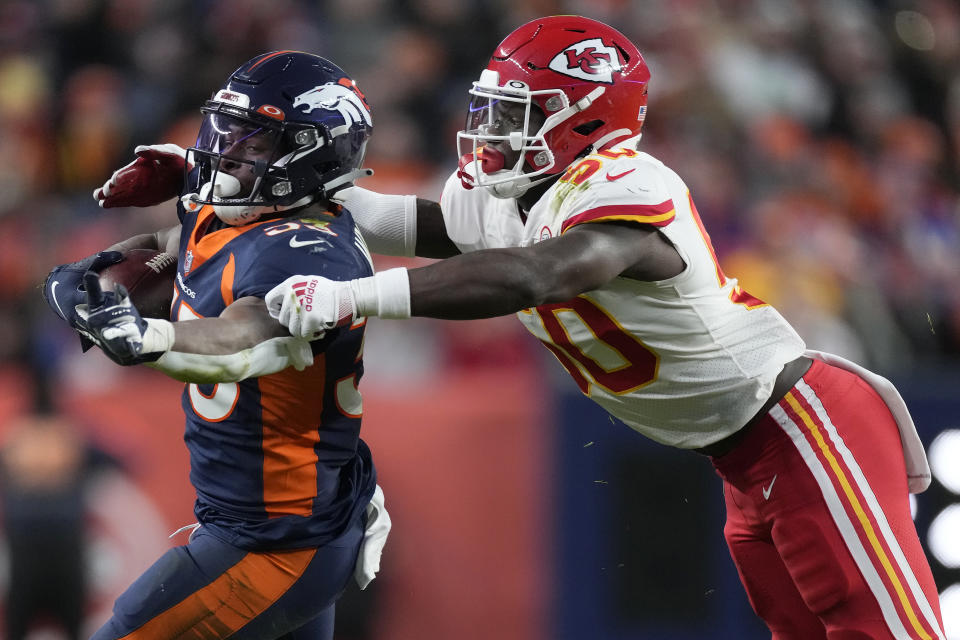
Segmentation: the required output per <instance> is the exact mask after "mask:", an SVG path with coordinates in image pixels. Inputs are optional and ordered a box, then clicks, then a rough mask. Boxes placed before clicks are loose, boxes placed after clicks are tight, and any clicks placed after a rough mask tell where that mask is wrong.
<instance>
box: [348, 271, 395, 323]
mask: <svg viewBox="0 0 960 640" xmlns="http://www.w3.org/2000/svg"><path fill="white" fill-rule="evenodd" d="M350 288H351V290H352V291H353V299H354V301H355V303H356V307H357V312H356V317H358V318H360V317H370V316H380V317H381V318H394V319H403V318H409V317H410V278H409V276H407V270H406V269H405V268H404V267H397V268H396V269H387V270H386V271H381V272H380V273H378V274H376V275H374V276H372V277H370V278H360V279H358V280H351V281H350Z"/></svg>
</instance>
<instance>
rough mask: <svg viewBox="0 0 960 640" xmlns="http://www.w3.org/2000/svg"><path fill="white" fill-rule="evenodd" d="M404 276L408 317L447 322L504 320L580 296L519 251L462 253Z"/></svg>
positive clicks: (503, 250)
mask: <svg viewBox="0 0 960 640" xmlns="http://www.w3.org/2000/svg"><path fill="white" fill-rule="evenodd" d="M408 275H409V279H410V311H411V314H412V315H414V316H426V317H431V318H443V319H448V320H468V319H475V318H492V317H495V316H502V315H507V314H511V313H515V312H517V311H520V310H522V309H527V308H529V307H535V306H537V305H540V304H544V303H547V302H553V301H560V300H567V299H569V298H572V297H574V296H576V295H577V294H579V293H581V291H578V290H576V287H573V288H571V287H569V286H566V285H565V284H564V283H563V282H562V280H561V279H560V278H557V277H555V272H554V270H552V269H551V268H549V267H548V266H547V265H545V264H544V263H542V262H540V261H538V260H536V259H535V258H534V257H533V256H532V255H531V252H530V251H525V250H523V249H491V250H486V251H479V252H476V253H468V254H464V255H460V256H456V257H453V258H450V259H447V260H443V261H442V262H438V263H436V264H432V265H429V266H426V267H422V268H419V269H411V270H410V271H409V272H408Z"/></svg>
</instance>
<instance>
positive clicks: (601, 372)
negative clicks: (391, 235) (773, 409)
mask: <svg viewBox="0 0 960 640" xmlns="http://www.w3.org/2000/svg"><path fill="white" fill-rule="evenodd" d="M441 208H442V210H443V216H444V221H445V223H446V227H447V233H448V234H449V236H450V238H451V240H453V242H454V243H455V244H456V245H457V247H458V248H459V249H460V250H461V251H462V252H469V251H476V250H479V249H487V248H504V247H520V246H531V245H533V244H535V243H537V242H542V241H544V240H547V239H550V238H554V237H557V236H559V235H561V234H563V233H568V232H570V230H571V229H574V228H575V227H577V226H578V225H582V224H593V223H600V222H609V221H626V222H637V223H644V224H651V225H655V226H656V227H657V228H658V229H659V231H660V232H661V233H662V234H663V235H664V236H665V237H666V238H667V239H668V240H669V241H670V242H671V243H673V245H674V247H676V249H677V251H678V252H679V253H680V256H681V257H682V258H683V260H684V263H685V264H686V268H685V269H684V270H683V272H682V273H680V274H679V275H677V276H675V277H673V278H670V279H668V280H661V281H657V282H642V281H638V280H634V279H630V278H623V277H619V278H615V279H614V280H612V281H611V282H609V283H607V284H606V285H604V286H602V287H600V288H599V289H595V290H593V291H589V292H587V293H584V294H582V295H580V296H577V297H576V298H574V299H573V300H569V301H567V302H562V303H555V304H546V305H542V306H539V307H536V308H533V309H526V310H524V311H521V312H519V313H518V314H517V315H518V317H519V318H520V320H521V322H523V324H524V326H525V327H526V328H527V329H528V330H529V331H530V332H531V333H532V334H533V335H534V336H536V337H537V338H539V339H540V340H541V341H542V342H543V343H544V345H546V347H547V348H548V349H550V350H551V351H552V352H553V354H554V355H555V356H556V357H557V359H558V360H560V363H561V364H562V365H563V366H564V367H565V368H566V369H567V371H568V372H569V373H570V375H571V376H573V378H574V380H575V381H576V382H577V385H578V386H579V387H580V390H581V391H582V392H583V393H584V394H586V395H588V396H590V397H591V398H592V399H593V400H595V401H596V402H597V403H599V404H600V405H602V406H603V407H604V408H605V409H606V410H607V411H609V412H610V413H611V414H612V415H613V416H615V417H616V418H618V419H620V420H622V421H623V422H625V423H626V424H627V425H629V426H630V427H632V428H633V429H636V430H637V431H639V432H640V433H642V434H644V435H646V436H648V437H649V438H651V439H653V440H656V441H657V442H661V443H664V444H667V445H671V446H675V447H680V448H695V447H702V446H705V445H707V444H711V443H713V442H716V441H718V440H720V439H721V438H724V437H726V436H728V435H730V434H731V433H733V432H734V431H736V430H737V429H739V428H740V427H742V426H743V425H744V424H745V423H746V422H747V421H748V420H749V419H750V418H751V417H752V416H753V415H754V414H755V413H756V412H757V411H758V410H759V409H760V407H761V406H762V405H763V403H764V402H765V401H766V400H767V398H768V397H769V396H770V393H771V391H772V389H773V384H774V380H775V379H776V377H777V374H779V372H780V371H781V369H782V368H783V365H784V364H786V363H787V362H789V361H791V360H793V359H795V358H797V357H799V356H800V355H802V354H803V351H804V349H805V346H804V343H803V340H802V339H801V338H800V336H799V335H797V333H796V331H794V330H793V328H792V327H791V326H790V325H789V324H788V323H787V321H786V320H784V318H783V317H782V316H781V315H780V313H779V312H777V311H776V310H775V309H774V308H773V307H771V306H770V305H768V304H766V303H764V302H763V301H761V300H758V299H756V298H753V297H751V296H750V295H748V294H747V293H745V292H744V291H743V290H742V289H741V288H740V287H739V286H738V285H737V281H736V279H735V278H730V277H727V276H726V275H725V274H724V273H723V271H722V270H721V269H720V266H719V264H718V263H717V260H716V257H715V255H714V251H713V247H712V246H711V244H710V238H709V236H708V235H707V233H706V231H705V230H704V228H703V224H702V223H701V221H700V217H699V215H698V214H697V210H696V207H695V206H694V204H693V199H692V198H691V196H690V192H689V191H688V189H687V187H686V185H685V184H684V183H683V181H682V180H681V179H680V177H679V176H677V174H676V173H674V172H673V171H672V170H670V169H669V168H667V167H666V166H665V165H664V164H663V163H662V162H660V161H659V160H657V159H655V158H653V157H652V156H650V155H648V154H646V153H641V152H637V151H634V150H633V149H627V148H620V149H608V150H605V151H602V152H600V153H595V154H593V155H590V156H587V157H586V158H583V159H581V160H579V161H578V162H575V163H574V164H573V165H571V167H570V168H569V169H568V170H567V172H566V173H565V174H564V175H563V176H562V177H561V179H560V180H559V181H558V182H556V183H555V184H554V185H553V186H552V187H551V188H550V189H549V190H548V191H547V192H546V193H545V194H544V195H543V197H541V198H540V200H539V201H538V202H537V203H536V205H534V207H533V208H532V209H531V210H530V212H529V215H528V217H527V221H526V224H524V223H523V222H522V221H521V218H520V216H519V214H518V210H517V205H516V203H515V201H513V200H501V199H497V198H495V197H493V196H491V195H490V194H489V193H487V191H486V190H485V189H472V190H466V189H464V188H463V187H462V185H461V183H460V180H459V178H457V177H456V174H454V175H453V176H451V177H450V178H449V179H448V180H447V183H446V185H445V187H444V191H443V196H442V198H441Z"/></svg>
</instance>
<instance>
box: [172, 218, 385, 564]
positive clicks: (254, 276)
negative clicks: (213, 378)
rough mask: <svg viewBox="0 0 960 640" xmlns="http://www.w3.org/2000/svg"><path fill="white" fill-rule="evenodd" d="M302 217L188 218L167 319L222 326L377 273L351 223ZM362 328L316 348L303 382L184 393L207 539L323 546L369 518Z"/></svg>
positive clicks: (283, 376) (279, 380)
mask: <svg viewBox="0 0 960 640" xmlns="http://www.w3.org/2000/svg"><path fill="white" fill-rule="evenodd" d="M298 213H300V214H302V215H301V216H296V217H289V218H283V219H279V220H267V221H260V222H256V223H253V224H249V225H245V226H241V227H226V228H219V229H216V227H214V226H211V225H216V224H218V222H219V221H218V219H217V217H216V214H215V213H214V211H213V208H212V207H210V206H207V207H203V208H202V209H200V210H199V211H197V212H185V211H183V210H182V209H181V223H182V225H183V228H182V232H181V237H180V251H179V261H178V273H177V284H176V293H175V295H174V301H173V306H172V310H171V316H172V318H171V319H173V320H189V319H193V318H210V317H216V316H219V315H220V313H222V312H223V310H224V309H226V307H227V306H229V305H230V304H231V303H232V302H233V301H234V300H237V299H239V298H243V297H246V296H256V297H258V298H263V297H264V296H265V295H266V293H267V292H268V291H270V289H272V288H273V287H274V286H276V285H277V284H280V283H281V282H283V281H284V280H286V279H287V278H288V277H289V276H292V275H295V274H319V275H322V276H324V277H327V278H330V279H332V280H350V279H353V278H359V277H364V276H369V275H371V274H372V273H373V267H372V265H371V263H370V258H369V255H368V254H367V251H366V248H365V247H364V245H363V241H362V239H361V238H360V236H359V234H358V233H356V232H355V229H354V225H353V220H352V218H351V217H350V215H349V213H347V212H346V211H342V212H340V213H339V214H337V215H334V214H331V213H329V212H327V211H325V210H323V209H321V208H318V207H311V208H309V209H307V210H305V211H301V212H298ZM211 228H213V229H216V230H214V231H208V229H211ZM364 325H365V321H359V322H357V323H354V325H353V326H350V327H343V328H339V329H336V330H334V331H329V332H327V334H326V335H325V336H324V338H323V339H321V340H317V341H314V342H313V343H312V346H313V352H314V363H313V365H312V366H310V367H308V368H306V369H304V370H303V371H297V370H296V369H294V368H292V367H289V368H287V369H286V370H284V371H281V372H279V373H275V374H272V375H267V376H261V377H259V378H254V379H249V380H244V381H241V382H237V383H222V384H188V385H186V388H185V389H184V392H183V410H184V413H185V414H186V433H185V436H184V440H185V441H186V444H187V448H188V449H189V452H190V480H191V482H192V483H193V486H194V488H195V489H196V491H197V503H196V514H197V517H198V519H199V521H200V522H201V524H203V525H204V526H205V527H207V528H208V530H210V531H211V532H212V533H214V534H215V535H217V536H218V537H220V538H222V539H224V540H225V541H226V542H229V543H231V544H234V545H236V546H239V547H242V548H245V549H251V550H256V549H284V548H300V547H310V546H318V545H321V544H324V543H325V542H327V541H329V540H331V539H333V538H335V537H336V536H337V535H339V534H340V533H341V532H342V531H343V530H344V528H345V527H346V526H347V525H348V524H349V522H350V520H351V518H352V517H354V516H356V514H357V512H358V510H361V509H364V508H365V507H366V504H367V503H368V502H369V499H370V496H371V495H372V494H373V490H374V486H375V483H376V473H375V471H374V467H373V463H372V461H371V458H370V452H369V449H367V446H366V445H365V444H364V443H363V441H362V440H360V437H359V433H360V417H361V414H362V407H363V405H362V401H361V398H360V393H359V391H358V390H357V384H358V382H359V381H360V377H361V375H362V374H363V361H362V353H361V351H362V347H363V332H364Z"/></svg>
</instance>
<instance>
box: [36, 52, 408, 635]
mask: <svg viewBox="0 0 960 640" xmlns="http://www.w3.org/2000/svg"><path fill="white" fill-rule="evenodd" d="M202 112H203V115H204V119H203V124H202V126H201V129H200V132H199V135H198V138H197V142H196V145H195V146H194V147H191V148H190V149H189V150H186V151H183V150H179V149H178V148H177V147H175V146H173V145H163V146H159V147H148V148H138V150H137V152H138V159H137V160H136V161H135V162H134V163H132V164H131V165H129V166H128V167H125V168H124V169H123V170H121V171H119V172H118V173H117V174H115V176H114V177H113V178H112V179H111V181H110V182H108V184H107V185H105V188H104V189H103V190H102V191H100V193H101V195H103V196H104V197H105V198H106V197H108V195H109V194H110V193H111V191H112V193H113V195H114V196H117V197H121V198H123V197H126V196H125V195H124V194H127V195H129V194H130V193H131V191H136V190H137V189H145V190H147V191H149V189H151V188H155V189H160V191H161V192H162V193H163V195H164V196H172V195H174V194H173V193H171V192H172V191H173V190H174V189H178V190H179V189H180V185H178V184H176V182H177V181H174V180H166V181H165V182H164V181H157V180H152V181H151V180H146V181H142V182H141V183H140V184H135V183H133V182H131V181H130V180H129V178H130V176H140V177H142V176H144V175H148V176H149V175H152V174H151V173H150V172H151V171H153V170H154V169H157V168H158V167H159V168H161V169H163V170H169V168H170V167H171V166H175V167H185V168H186V169H187V171H186V175H187V176H188V177H187V179H186V183H187V184H186V187H187V188H186V189H185V191H187V192H188V193H187V195H184V196H183V197H182V198H181V200H180V203H179V204H178V215H179V220H180V223H179V224H178V225H176V226H174V227H171V228H169V229H164V230H160V231H158V232H156V233H152V234H144V235H139V236H135V237H133V238H130V239H127V240H125V241H123V242H119V243H117V244H115V245H113V246H112V247H110V250H108V251H106V252H101V253H100V254H98V255H96V256H91V257H90V258H88V259H86V260H82V261H80V262H78V263H73V264H70V265H61V266H60V267H57V268H56V269H54V270H53V271H52V272H51V274H50V276H49V277H48V279H47V282H46V284H45V287H44V293H45V296H46V298H47V300H48V302H49V303H50V306H51V307H52V308H53V309H54V311H56V312H57V313H58V314H59V315H60V316H61V317H62V318H63V319H64V320H67V321H68V322H69V323H70V324H71V326H73V327H74V328H75V329H77V331H78V332H80V333H81V335H82V336H83V337H84V338H85V339H86V340H88V341H90V342H91V343H94V344H96V345H98V346H99V347H100V348H101V349H102V350H103V351H104V353H106V354H107V355H108V356H109V357H110V358H111V359H113V360H114V361H115V362H117V363H118V364H121V365H132V364H138V363H146V364H148V365H149V366H151V367H153V368H155V369H158V370H159V371H162V372H164V373H166V374H167V375H169V376H172V377H174V378H176V379H178V380H182V381H184V382H186V383H187V384H186V387H185V389H184V392H183V399H182V404H183V410H184V413H185V415H186V433H185V438H184V439H185V441H186V443H187V448H188V449H189V453H190V479H191V482H192V484H193V486H194V487H195V489H196V493H197V500H196V506H195V513H196V516H197V520H198V524H197V526H196V528H195V530H194V531H193V533H192V534H191V536H190V539H189V542H188V544H186V545H184V546H181V547H177V548H175V549H172V550H170V551H168V552H167V553H166V554H165V555H164V556H162V557H161V558H160V559H159V560H158V561H157V563H156V564H154V565H153V566H152V567H151V568H150V569H148V570H147V571H146V572H145V573H144V574H143V575H142V576H141V577H140V578H139V579H138V580H137V581H136V582H134V584H133V585H132V586H131V587H130V588H129V589H128V590H127V591H126V592H125V593H124V594H123V595H121V596H120V597H119V598H118V599H117V602H116V604H115V606H114V611H113V617H112V618H111V619H110V620H109V621H108V622H107V623H106V624H105V625H104V626H103V627H102V628H101V629H100V630H99V631H97V632H96V633H95V634H94V636H93V638H95V639H96V640H109V639H115V638H144V639H146V638H149V639H151V640H153V639H163V638H181V637H196V638H227V637H230V638H235V639H251V640H253V639H257V640H259V639H265V638H289V639H291V640H300V639H311V640H312V639H329V638H332V637H333V620H334V603H335V601H336V600H337V598H338V597H339V595H340V594H341V593H342V592H343V590H344V588H345V587H346V585H347V582H348V580H349V579H350V577H351V575H353V576H355V577H356V579H357V581H358V582H359V583H360V585H361V587H363V586H366V583H368V582H369V581H370V580H371V579H372V578H373V576H374V574H375V572H376V570H377V569H378V568H379V557H380V550H381V549H382V547H383V543H384V542H385V539H386V534H387V532H388V531H389V517H388V516H387V514H386V511H385V510H384V508H383V494H382V492H381V491H380V489H379V487H377V485H376V471H375V469H374V465H373V462H372V459H371V455H370V451H369V449H368V448H367V446H366V445H365V444H364V442H363V441H362V440H361V439H360V437H359V432H360V420H361V415H362V413H363V405H362V400H361V396H360V393H359V391H358V389H357V384H358V382H359V380H360V377H361V376H362V374H363V361H362V345H363V332H364V325H365V322H364V321H362V320H361V321H358V322H356V323H353V324H352V325H351V326H345V327H342V328H341V329H340V330H338V331H333V332H327V333H326V334H325V335H324V336H323V337H322V339H317V340H314V341H312V342H311V341H309V340H305V339H301V338H295V337H291V336H290V335H289V333H288V332H287V331H286V330H285V329H284V328H283V327H281V326H280V325H278V324H277V322H276V321H275V320H274V319H272V318H271V317H270V316H269V314H268V313H267V309H266V307H265V305H264V302H263V297H264V295H265V294H266V292H267V291H269V290H270V289H271V288H272V287H274V286H276V285H277V284H279V283H280V282H283V281H284V280H285V279H287V278H288V277H289V276H290V275H292V274H295V273H301V272H312V271H316V270H317V268H319V269H321V270H322V271H323V272H324V274H325V275H327V276H328V277H330V278H332V279H342V280H350V279H355V278H358V277H364V276H369V275H372V273H373V267H372V264H371V261H370V257H369V254H368V252H367V250H366V247H365V246H364V244H363V240H362V238H361V236H360V234H359V233H358V232H357V231H356V230H355V227H354V223H353V220H352V218H351V216H350V213H349V211H347V210H346V209H343V208H342V207H339V206H336V205H333V204H331V203H330V201H329V199H328V196H329V195H331V194H332V193H333V192H334V191H336V190H337V188H338V187H342V186H344V185H348V184H350V183H351V182H352V181H353V180H354V179H355V178H357V177H358V176H361V175H366V174H368V173H369V171H368V170H365V169H362V168H360V165H361V163H362V161H363V156H364V151H365V147H366V143H367V140H368V138H369V136H370V133H371V131H372V129H373V122H372V119H371V115H370V109H369V106H368V105H367V104H366V101H365V99H364V96H363V94H362V93H360V91H359V90H358V88H357V87H356V84H355V83H354V82H353V80H352V79H350V78H349V77H348V76H347V75H346V74H345V73H344V72H343V71H342V70H341V69H340V68H339V67H337V66H336V65H334V64H332V63H331V62H329V61H328V60H325V59H324V58H321V57H318V56H315V55H310V54H306V53H301V52H293V51H277V52H272V53H268V54H264V55H260V56H257V57H256V58H253V59H252V60H250V61H248V62H247V63H245V64H244V65H242V66H241V67H240V68H239V69H237V70H236V71H235V72H234V73H233V74H232V75H231V76H230V78H229V79H228V81H227V82H226V84H224V86H223V87H222V88H221V89H220V90H219V91H218V92H217V93H216V94H215V95H214V96H213V98H212V99H211V100H209V101H208V102H207V103H206V104H205V105H204V107H203V109H202ZM161 173H162V171H161ZM165 175H167V176H169V175H170V172H169V171H167V173H166V174H165ZM153 177H154V178H155V177H156V176H155V175H153ZM181 184H182V181H181ZM103 191H106V192H107V194H103ZM154 195H156V194H155V193H149V194H148V195H147V196H146V197H153V196H154ZM136 197H140V198H142V197H145V196H144V195H143V194H139V195H137V196H135V198H136ZM133 248H148V249H159V250H165V251H168V252H170V253H176V255H177V256H178V272H177V276H176V284H175V289H174V292H173V302H172V308H171V312H170V319H169V320H164V319H154V318H142V317H141V316H140V314H139V312H138V311H137V309H136V308H135V307H134V306H133V305H132V304H131V302H130V300H129V298H128V297H127V295H126V292H125V291H124V290H123V289H122V288H119V287H118V290H116V291H102V290H101V289H100V286H99V281H98V277H97V273H96V271H97V270H98V269H100V268H102V267H104V266H105V265H107V264H111V263H113V262H115V261H117V260H118V259H119V255H120V254H119V251H122V250H126V249H133Z"/></svg>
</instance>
